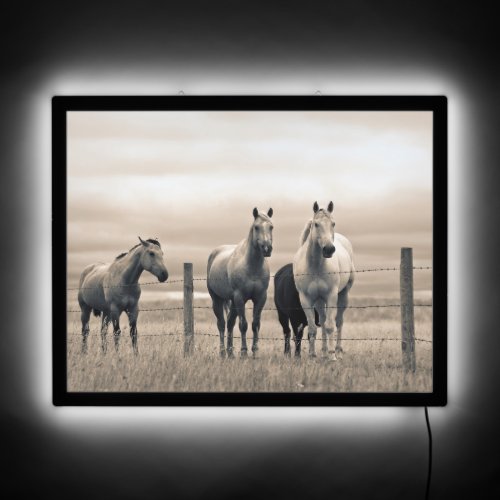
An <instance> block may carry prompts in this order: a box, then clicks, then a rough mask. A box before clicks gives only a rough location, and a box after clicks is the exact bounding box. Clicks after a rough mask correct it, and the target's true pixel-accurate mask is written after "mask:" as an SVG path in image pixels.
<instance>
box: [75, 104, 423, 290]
mask: <svg viewBox="0 0 500 500" xmlns="http://www.w3.org/2000/svg"><path fill="white" fill-rule="evenodd" d="M67 130H68V171H67V215H68V284H69V286H75V284H77V282H78V277H79V275H80V273H81V271H82V270H83V268H84V267H85V266H86V265H88V264H90V263H93V262H97V261H101V262H109V261H111V260H113V259H114V258H115V257H116V256H117V255H118V254H120V253H122V252H124V251H127V250H128V249H130V248H131V247H132V246H134V245H135V244H136V243H137V242H138V238H137V237H138V236H141V237H142V238H143V239H144V238H158V240H159V241H160V243H161V245H162V248H163V250H164V255H165V257H164V259H165V263H166V265H167V268H168V270H169V273H170V279H176V278H180V277H181V276H182V272H183V262H192V263H193V266H194V274H195V276H204V275H205V274H206V262H207V258H208V255H209V254H210V252H211V251H212V249H213V248H215V247H217V246H219V245H221V244H236V243H238V242H239V241H241V240H242V239H243V238H245V237H246V236H247V234H248V231H249V228H250V225H251V223H252V221H253V216H252V210H253V208H254V207H257V208H258V209H259V210H260V211H266V212H267V210H268V209H269V208H270V207H272V208H273V211H274V215H273V222H274V241H273V247H274V249H273V254H272V256H271V258H270V259H269V264H270V267H271V272H272V273H274V272H276V271H277V270H278V269H279V268H280V267H281V266H282V265H284V264H286V263H288V262H291V261H292V259H293V255H294V254H295V252H296V251H297V249H298V246H299V237H300V234H301V232H302V229H303V227H304V225H305V223H306V222H307V221H308V220H309V219H310V218H311V216H312V213H313V212H312V205H313V203H314V202H315V201H318V203H319V205H320V207H326V206H327V204H328V203H329V201H330V200H332V201H333V202H334V205H335V209H334V218H335V221H336V226H335V229H336V231H337V232H339V233H342V234H344V236H346V237H347V238H349V239H350V241H351V242H352V244H353V247H354V255H355V265H356V268H357V269H368V268H377V267H392V266H399V259H400V248H401V247H406V246H409V247H412V248H413V258H414V265H416V266H431V265H432V113H431V112H423V111H416V112H378V111H377V112H374V111H372V112H360V111H357V112H353V111H350V112H337V111H313V112H295V111H282V112H257V111H255V112H236V111H231V112H214V111H205V112H198V111H182V112H168V111H167V112H163V111H162V112H160V111H156V112H109V111H106V112H88V111H85V112H69V113H68V129H67ZM152 280H154V277H153V276H151V275H147V273H145V274H144V275H143V277H142V278H141V281H152ZM415 289H416V291H421V292H422V293H424V292H425V291H430V289H431V274H430V272H420V273H416V275H415ZM356 292H357V293H359V294H360V295H377V294H385V295H390V294H392V293H394V294H397V293H399V276H398V274H397V273H392V274H391V273H365V274H359V275H358V278H357V280H356V284H355V286H354V287H353V290H352V293H356Z"/></svg>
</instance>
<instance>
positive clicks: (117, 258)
mask: <svg viewBox="0 0 500 500" xmlns="http://www.w3.org/2000/svg"><path fill="white" fill-rule="evenodd" d="M146 241H147V242H148V243H153V244H154V245H158V246H159V247H160V248H161V245H160V242H159V241H158V240H154V239H153V238H148V239H147V240H146ZM141 245H142V243H137V245H134V246H133V247H132V248H131V249H130V250H129V251H128V252H123V253H121V254H120V255H117V256H116V257H115V260H119V259H121V258H123V257H125V255H127V254H129V253H130V252H131V251H132V250H135V249H136V248H137V247H138V246H141Z"/></svg>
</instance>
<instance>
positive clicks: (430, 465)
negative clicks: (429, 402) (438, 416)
mask: <svg viewBox="0 0 500 500" xmlns="http://www.w3.org/2000/svg"><path fill="white" fill-rule="evenodd" d="M424 408H425V421H426V423H427V432H428V433H429V467H428V469H427V486H426V488H425V500H428V499H429V488H430V486H431V472H432V432H431V424H430V423H429V411H428V410H427V406H425V407H424Z"/></svg>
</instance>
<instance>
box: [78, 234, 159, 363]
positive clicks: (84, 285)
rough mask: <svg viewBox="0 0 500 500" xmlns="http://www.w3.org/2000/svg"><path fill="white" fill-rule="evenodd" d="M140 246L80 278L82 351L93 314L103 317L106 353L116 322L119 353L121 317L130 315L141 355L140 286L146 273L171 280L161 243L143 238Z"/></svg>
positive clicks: (89, 268)
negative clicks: (143, 273)
mask: <svg viewBox="0 0 500 500" xmlns="http://www.w3.org/2000/svg"><path fill="white" fill-rule="evenodd" d="M139 240H140V243H138V244H137V245H135V246H134V247H132V248H131V249H130V250H129V251H128V252H125V253H122V254H120V255H118V257H116V259H115V260H114V261H113V262H111V263H110V264H109V263H108V264H102V263H98V264H91V265H89V266H87V267H86V268H85V269H84V270H83V272H82V275H81V277H80V286H79V290H78V302H79V304H80V309H81V311H82V312H81V319H82V351H83V352H86V351H87V337H88V335H89V319H90V313H91V312H92V311H94V315H95V316H100V315H101V314H102V324H101V342H102V344H101V345H102V350H103V352H106V349H107V341H106V334H107V331H108V324H109V322H110V321H111V322H112V323H113V331H114V339H115V348H116V349H117V350H118V344H119V339H120V334H121V330H120V315H121V313H122V312H124V311H125V312H126V313H127V315H128V319H129V323H130V337H131V339H132V347H133V349H134V353H135V354H137V353H138V352H139V351H138V347H137V317H138V315H139V307H138V302H139V297H140V296H141V287H140V285H139V283H138V281H139V278H140V276H141V274H142V272H143V271H149V272H150V273H152V274H154V275H155V276H156V277H157V278H158V281H161V282H164V281H166V280H167V278H168V272H167V268H166V267H165V264H164V263H163V251H162V250H161V246H160V243H159V242H158V241H157V240H153V239H148V240H146V241H144V240H142V239H141V237H139Z"/></svg>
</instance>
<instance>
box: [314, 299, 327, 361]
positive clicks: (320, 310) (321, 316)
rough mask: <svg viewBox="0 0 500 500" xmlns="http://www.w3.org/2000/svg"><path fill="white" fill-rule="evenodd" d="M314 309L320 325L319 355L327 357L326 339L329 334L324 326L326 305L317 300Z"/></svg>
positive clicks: (322, 301)
mask: <svg viewBox="0 0 500 500" xmlns="http://www.w3.org/2000/svg"><path fill="white" fill-rule="evenodd" d="M315 306H316V307H315V309H316V311H317V314H318V321H319V324H320V325H321V355H322V356H323V357H324V358H327V357H328V339H329V338H330V337H329V332H328V329H327V326H326V323H327V314H328V309H327V308H326V303H325V301H324V300H322V299H318V300H317V301H316V304H315Z"/></svg>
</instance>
